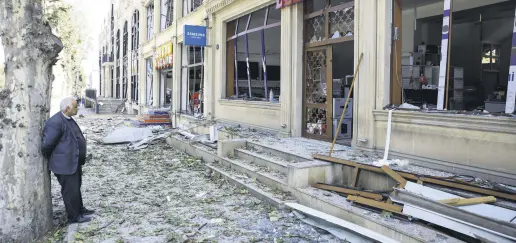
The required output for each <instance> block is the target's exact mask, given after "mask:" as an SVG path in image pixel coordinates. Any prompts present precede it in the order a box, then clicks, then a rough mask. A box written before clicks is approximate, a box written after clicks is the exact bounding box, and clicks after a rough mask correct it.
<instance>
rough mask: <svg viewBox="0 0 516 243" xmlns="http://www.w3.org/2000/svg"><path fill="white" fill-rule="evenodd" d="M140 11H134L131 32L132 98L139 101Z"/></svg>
mask: <svg viewBox="0 0 516 243" xmlns="http://www.w3.org/2000/svg"><path fill="white" fill-rule="evenodd" d="M139 27H140V12H139V11H138V10H136V11H134V13H133V19H132V32H131V38H132V43H131V99H132V101H135V102H138V96H139V95H138V94H139V83H138V75H139V71H140V70H139V68H138V67H139V65H138V64H139V60H138V49H139V38H140V32H139Z"/></svg>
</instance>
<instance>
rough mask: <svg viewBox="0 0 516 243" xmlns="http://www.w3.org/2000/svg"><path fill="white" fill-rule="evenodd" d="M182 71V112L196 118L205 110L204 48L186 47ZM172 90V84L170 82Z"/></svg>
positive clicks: (183, 49)
mask: <svg viewBox="0 0 516 243" xmlns="http://www.w3.org/2000/svg"><path fill="white" fill-rule="evenodd" d="M181 50H182V63H183V65H182V69H181V70H182V71H181V112H183V113H185V114H189V115H193V116H195V117H198V116H202V114H203V110H204V107H203V105H204V101H203V88H204V47H199V46H184V48H181ZM169 87H170V88H171V87H172V82H170V86H169Z"/></svg>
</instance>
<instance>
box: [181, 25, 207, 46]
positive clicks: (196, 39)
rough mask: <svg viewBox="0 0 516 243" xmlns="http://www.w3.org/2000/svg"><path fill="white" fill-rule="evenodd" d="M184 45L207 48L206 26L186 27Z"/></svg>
mask: <svg viewBox="0 0 516 243" xmlns="http://www.w3.org/2000/svg"><path fill="white" fill-rule="evenodd" d="M184 45H186V46H206V26H198V25H185V29H184Z"/></svg>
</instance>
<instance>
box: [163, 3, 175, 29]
mask: <svg viewBox="0 0 516 243" xmlns="http://www.w3.org/2000/svg"><path fill="white" fill-rule="evenodd" d="M160 2H161V16H160V25H161V31H164V30H166V29H168V27H170V26H171V25H172V21H173V17H174V1H173V0H160Z"/></svg>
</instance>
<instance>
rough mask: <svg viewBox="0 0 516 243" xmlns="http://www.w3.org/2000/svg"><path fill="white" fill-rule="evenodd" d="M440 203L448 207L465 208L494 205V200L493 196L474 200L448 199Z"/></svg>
mask: <svg viewBox="0 0 516 243" xmlns="http://www.w3.org/2000/svg"><path fill="white" fill-rule="evenodd" d="M439 202H440V203H444V204H448V205H450V206H467V205H475V204H483V203H494V202H496V198H495V197H493V196H488V197H475V198H450V199H443V200H439Z"/></svg>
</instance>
